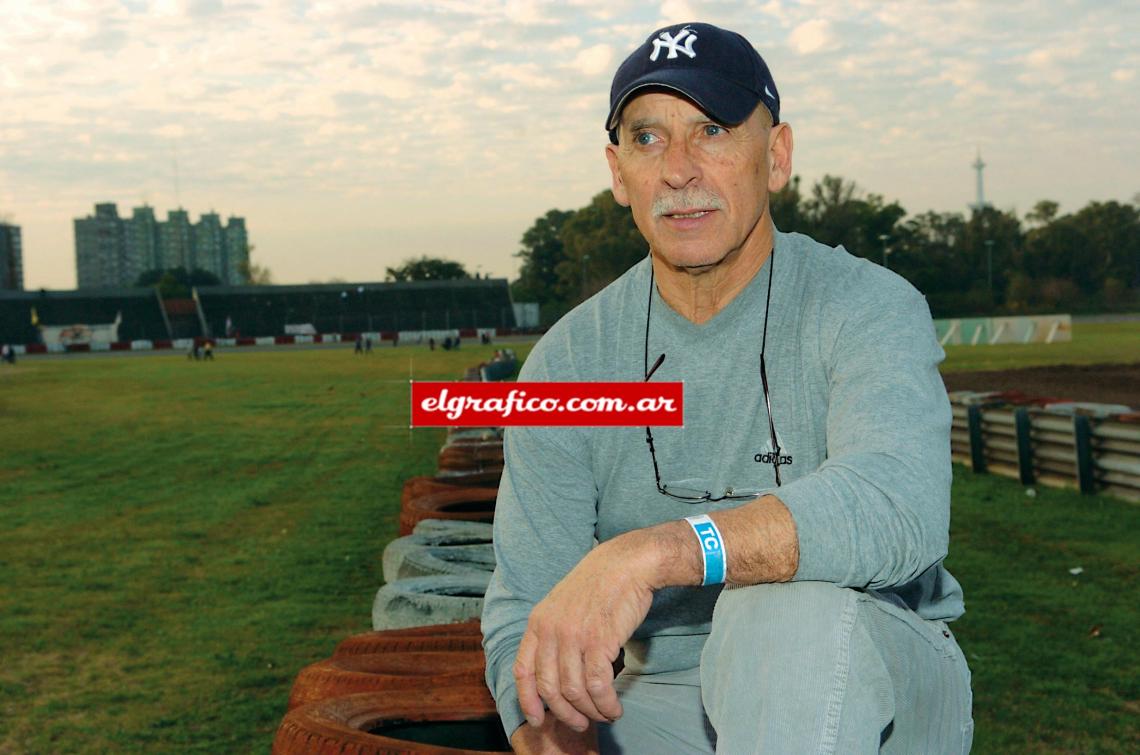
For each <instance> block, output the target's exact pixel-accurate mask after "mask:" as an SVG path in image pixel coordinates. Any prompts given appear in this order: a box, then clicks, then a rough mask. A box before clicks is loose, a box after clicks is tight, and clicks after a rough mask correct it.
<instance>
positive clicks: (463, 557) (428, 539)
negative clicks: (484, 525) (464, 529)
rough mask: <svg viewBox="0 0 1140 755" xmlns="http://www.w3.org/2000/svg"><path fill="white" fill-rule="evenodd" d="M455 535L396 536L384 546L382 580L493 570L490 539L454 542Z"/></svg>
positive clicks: (392, 580)
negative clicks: (488, 541) (488, 540)
mask: <svg viewBox="0 0 1140 755" xmlns="http://www.w3.org/2000/svg"><path fill="white" fill-rule="evenodd" d="M456 539H457V538H455V537H453V536H449V535H443V536H438V535H437V536H434V537H432V536H428V535H417V534H415V533H413V534H411V535H405V536H404V537H400V538H396V539H395V540H393V541H392V542H390V543H388V547H386V548H385V549H384V557H383V567H384V581H385V582H395V581H396V580H397V579H406V578H408V577H429V576H432V575H434V574H469V573H471V572H473V571H475V572H490V571H494V570H495V549H494V547H492V545H491V544H490V543H470V542H467V543H462V542H461V543H456V542H454V540H456ZM433 540H435V541H438V540H444V541H447V540H451V541H453V542H450V543H449V542H442V543H437V542H432V541H433Z"/></svg>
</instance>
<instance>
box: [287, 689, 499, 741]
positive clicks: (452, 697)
mask: <svg viewBox="0 0 1140 755" xmlns="http://www.w3.org/2000/svg"><path fill="white" fill-rule="evenodd" d="M373 731H375V732H377V733H371V732H373ZM425 740H426V741H425ZM433 741H434V743H432V742H433ZM417 742H418V743H417ZM445 742H446V743H447V744H444V743H445ZM473 748H479V749H473ZM510 751H511V748H510V742H509V741H508V740H507V738H506V735H505V734H504V733H503V725H502V722H501V721H500V720H499V716H498V714H497V713H496V712H495V704H494V701H493V700H492V699H491V693H490V692H488V691H487V688H486V686H484V685H480V686H478V687H474V686H472V687H445V688H440V689H434V690H417V691H409V692H408V694H398V695H392V694H386V693H376V692H365V693H363V694H356V695H347V696H345V697H337V698H333V699H331V700H323V701H321V702H317V703H309V704H308V705H302V706H301V707H299V708H296V709H294V710H292V711H290V712H289V713H287V714H286V715H285V718H284V720H283V721H282V722H281V726H280V727H278V729H277V736H276V737H275V738H274V740H273V755H334V754H335V755H340V753H352V755H415V754H416V753H433V754H434V755H479V754H480V753H510Z"/></svg>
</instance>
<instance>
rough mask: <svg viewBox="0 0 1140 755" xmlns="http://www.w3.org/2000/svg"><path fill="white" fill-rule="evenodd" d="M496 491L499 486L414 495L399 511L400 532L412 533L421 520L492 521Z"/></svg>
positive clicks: (497, 491)
mask: <svg viewBox="0 0 1140 755" xmlns="http://www.w3.org/2000/svg"><path fill="white" fill-rule="evenodd" d="M498 494H499V489H498V488H465V489H462V490H448V491H443V492H440V493H429V494H428V495H425V496H420V497H419V498H413V499H411V500H410V501H408V502H407V505H405V506H404V507H403V508H402V509H401V511H400V530H399V534H400V535H401V536H403V535H410V534H412V530H413V529H414V528H415V526H416V525H417V524H419V523H420V522H421V521H423V520H424V519H460V520H465V521H471V522H491V521H493V520H494V518H495V499H496V497H498Z"/></svg>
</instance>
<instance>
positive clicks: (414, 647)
mask: <svg viewBox="0 0 1140 755" xmlns="http://www.w3.org/2000/svg"><path fill="white" fill-rule="evenodd" d="M482 643H483V634H482V631H481V630H480V628H479V620H478V619H472V620H469V621H461V622H458V623H454V624H429V625H427V626H418V627H404V628H402V629H389V630H387V631H383V632H362V633H361V634H354V635H352V636H351V637H346V638H345V639H344V640H342V641H341V643H340V644H339V645H337V646H336V650H334V651H333V658H339V657H340V656H345V655H372V654H376V653H407V652H417V651H463V650H482Z"/></svg>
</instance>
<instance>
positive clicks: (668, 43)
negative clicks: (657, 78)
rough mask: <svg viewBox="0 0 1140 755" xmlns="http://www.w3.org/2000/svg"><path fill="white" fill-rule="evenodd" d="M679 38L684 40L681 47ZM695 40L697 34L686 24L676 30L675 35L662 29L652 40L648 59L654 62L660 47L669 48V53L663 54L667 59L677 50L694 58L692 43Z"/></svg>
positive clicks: (672, 56) (670, 58)
mask: <svg viewBox="0 0 1140 755" xmlns="http://www.w3.org/2000/svg"><path fill="white" fill-rule="evenodd" d="M681 40H685V46H684V47H681ZM696 41H697V35H696V34H695V33H694V32H693V31H692V30H691V29H690V28H689V27H687V26H685V27H683V28H682V29H681V31H679V32H677V36H675V37H674V36H673V35H672V34H670V33H669V32H667V31H663V32H661V34H659V35H658V39H655V40H653V54H652V55H650V56H649V59H650V60H652V61H653V62H655V63H656V62H657V56H658V55H660V54H661V48H662V47H664V48H667V49H668V50H669V54H668V55H666V56H665V58H666V59H667V60H672V59H673V58H675V57H677V53H679V52H683V53H685V54H686V55H688V56H689V57H690V58H695V57H697V53H696V52H694V51H693V43H694V42H696Z"/></svg>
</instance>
